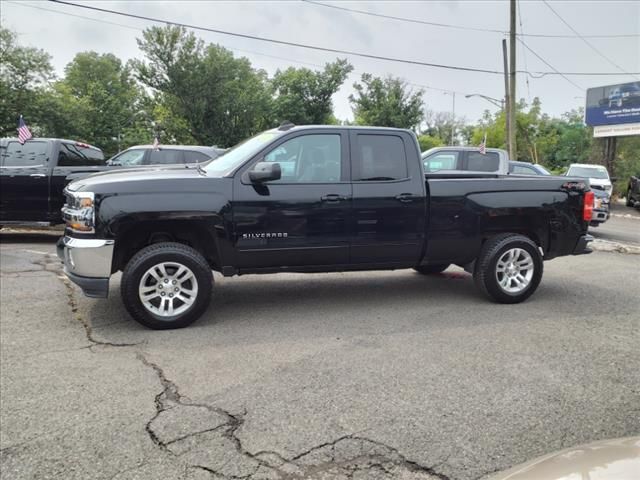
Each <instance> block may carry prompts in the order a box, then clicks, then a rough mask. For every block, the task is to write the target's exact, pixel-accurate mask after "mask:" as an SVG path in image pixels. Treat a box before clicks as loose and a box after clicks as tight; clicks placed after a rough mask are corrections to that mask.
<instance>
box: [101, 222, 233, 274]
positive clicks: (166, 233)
mask: <svg viewBox="0 0 640 480" xmlns="http://www.w3.org/2000/svg"><path fill="white" fill-rule="evenodd" d="M216 225H217V222H214V221H212V219H204V218H200V219H193V218H179V217H178V218H169V219H161V220H160V219H145V220H140V219H135V220H133V219H129V220H128V221H125V220H122V221H121V222H119V223H118V224H117V225H115V226H114V227H115V228H114V230H115V232H114V233H115V249H114V252H113V261H112V267H111V270H112V272H113V273H115V272H117V271H119V270H124V268H125V266H126V265H127V263H128V262H129V260H130V259H131V257H133V256H134V255H135V254H136V253H137V252H138V251H140V250H141V249H143V248H144V247H146V246H148V245H152V244H155V243H162V242H176V243H181V244H184V245H188V246H190V247H192V248H193V249H195V250H197V251H198V252H200V253H201V254H202V256H203V257H204V258H205V259H206V260H207V263H208V264H209V266H210V267H211V269H212V270H220V269H221V268H222V265H223V262H222V259H221V255H220V248H219V242H218V238H217V227H216Z"/></svg>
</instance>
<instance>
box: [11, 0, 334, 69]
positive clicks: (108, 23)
mask: <svg viewBox="0 0 640 480" xmlns="http://www.w3.org/2000/svg"><path fill="white" fill-rule="evenodd" d="M5 1H6V3H10V4H12V5H17V6H20V7H28V8H32V9H34V10H44V11H46V12H52V13H59V14H60V15H66V16H69V17H75V18H81V19H83V20H91V21H94V22H98V23H105V24H107V25H114V26H117V27H123V28H128V29H130V30H136V31H138V32H144V28H140V27H134V26H132V25H125V24H123V23H117V22H110V21H108V20H103V19H101V18H93V17H87V16H84V15H77V14H74V13H69V12H61V11H60V10H53V9H50V8H44V7H40V6H36V5H30V4H27V3H22V2H16V1H12V0H5ZM225 48H227V49H229V50H232V51H235V52H240V53H248V54H251V55H260V56H263V57H268V58H274V59H277V60H283V61H285V62H288V63H294V64H299V65H307V66H312V67H318V68H324V65H319V64H317V63H310V62H303V61H301V60H292V59H290V58H285V57H279V56H277V55H271V54H268V53H262V52H256V51H253V50H245V49H240V48H235V47H229V46H227V47H225Z"/></svg>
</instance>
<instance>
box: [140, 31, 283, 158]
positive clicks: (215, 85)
mask: <svg viewBox="0 0 640 480" xmlns="http://www.w3.org/2000/svg"><path fill="white" fill-rule="evenodd" d="M138 45H139V47H140V49H141V50H142V52H143V53H144V55H145V57H146V60H145V61H143V60H135V61H134V62H133V64H134V67H135V71H136V75H137V78H138V79H139V80H140V81H141V82H142V83H143V84H144V85H145V86H147V87H149V88H151V89H152V90H153V91H154V92H155V93H157V94H158V93H159V94H162V104H163V106H164V107H165V108H166V109H168V110H169V111H170V112H171V116H172V117H173V118H183V119H184V120H185V121H186V123H187V125H188V133H189V135H190V136H191V137H192V138H193V139H195V141H197V142H198V143H200V144H204V145H211V144H217V145H220V146H230V145H233V144H235V143H237V142H238V141H240V140H242V139H244V138H246V137H248V136H250V135H252V134H254V133H256V132H258V131H260V130H262V129H264V128H266V127H267V126H271V125H273V123H274V122H273V121H271V119H270V117H269V114H270V111H271V96H270V94H269V89H268V82H267V75H266V73H265V72H264V71H262V70H254V69H253V68H252V67H251V64H250V62H249V60H247V59H246V58H235V57H234V56H233V54H232V53H231V52H230V51H229V50H226V49H225V48H222V47H220V46H218V45H213V44H209V45H205V44H204V42H203V41H202V40H199V39H197V38H196V37H195V35H194V34H193V33H188V32H187V31H186V30H185V29H184V28H182V27H173V26H167V27H162V28H161V27H151V28H148V29H147V30H145V31H144V32H143V35H142V38H141V39H138Z"/></svg>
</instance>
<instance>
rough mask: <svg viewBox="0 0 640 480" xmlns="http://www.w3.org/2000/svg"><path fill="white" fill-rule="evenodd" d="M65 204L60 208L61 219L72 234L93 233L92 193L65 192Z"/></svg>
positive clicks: (93, 211)
mask: <svg viewBox="0 0 640 480" xmlns="http://www.w3.org/2000/svg"><path fill="white" fill-rule="evenodd" d="M65 194H66V198H67V203H66V204H65V205H64V207H62V217H63V218H64V221H65V223H66V224H67V227H68V228H70V229H71V230H72V231H73V232H78V233H94V231H95V229H94V228H95V205H94V194H93V192H69V191H68V190H67V191H66V192H65Z"/></svg>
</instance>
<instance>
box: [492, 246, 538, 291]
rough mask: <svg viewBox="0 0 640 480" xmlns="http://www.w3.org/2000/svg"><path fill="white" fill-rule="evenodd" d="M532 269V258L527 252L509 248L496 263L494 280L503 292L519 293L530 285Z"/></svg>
mask: <svg viewBox="0 0 640 480" xmlns="http://www.w3.org/2000/svg"><path fill="white" fill-rule="evenodd" d="M533 269H534V266H533V258H532V257H531V254H530V253H529V252H527V251H526V250H524V249H522V248H511V249H509V250H507V251H506V252H504V253H503V254H502V256H501V257H500V258H499V259H498V263H496V279H497V280H498V284H499V285H500V288H502V290H504V291H505V292H507V293H520V292H522V291H524V290H525V289H526V288H527V287H528V286H529V284H530V283H531V279H532V278H533Z"/></svg>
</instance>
